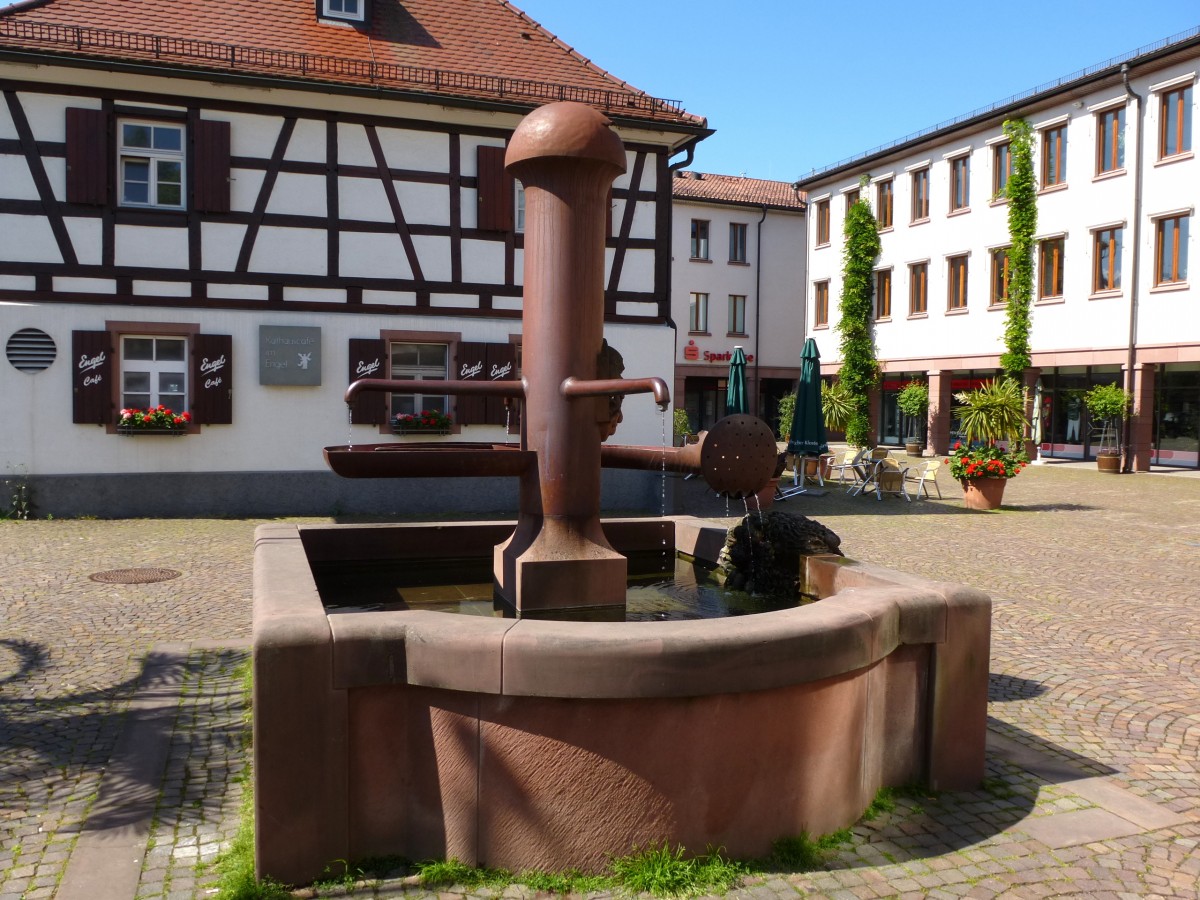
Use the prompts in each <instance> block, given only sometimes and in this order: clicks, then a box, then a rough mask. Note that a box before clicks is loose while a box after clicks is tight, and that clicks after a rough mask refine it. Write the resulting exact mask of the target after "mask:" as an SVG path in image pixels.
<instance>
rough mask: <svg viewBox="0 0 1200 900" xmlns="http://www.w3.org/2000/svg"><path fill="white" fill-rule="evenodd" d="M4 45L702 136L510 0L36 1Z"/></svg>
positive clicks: (13, 21)
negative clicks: (357, 9) (602, 117)
mask: <svg viewBox="0 0 1200 900" xmlns="http://www.w3.org/2000/svg"><path fill="white" fill-rule="evenodd" d="M316 3H317V5H319V3H320V0H316ZM5 48H10V49H11V48H22V49H33V50H38V51H44V52H51V53H60V54H64V55H67V56H83V57H93V58H94V57H100V58H106V59H119V60H123V61H131V62H138V63H142V64H145V63H146V62H147V61H149V62H150V63H151V64H153V65H158V66H165V67H176V68H183V69H194V68H201V69H204V70H212V69H218V70H223V71H227V72H228V71H232V72H237V73H241V74H260V75H268V76H270V77H278V78H287V79H298V80H302V81H307V82H313V81H316V82H334V83H340V84H351V85H377V86H382V87H386V88H390V89H395V90H402V91H412V92H415V93H420V94H432V95H441V96H453V97H461V98H466V99H477V100H492V101H502V102H505V103H508V104H513V103H515V104H518V105H520V104H525V105H537V104H540V103H544V102H549V101H552V100H560V99H567V100H577V101H580V102H584V103H588V104H589V105H592V106H595V107H597V108H600V109H603V110H605V111H606V112H608V113H609V114H610V115H613V116H617V117H621V118H628V119H648V120H652V121H656V122H663V123H672V124H676V125H683V126H688V127H691V128H703V127H704V120H703V119H701V118H699V117H697V116H693V115H691V114H689V113H687V112H685V111H684V110H683V109H682V108H681V107H680V106H679V104H678V103H675V102H673V101H669V100H662V99H659V98H655V97H650V96H649V95H648V94H646V93H645V92H644V91H639V90H637V89H636V88H634V87H632V86H630V85H628V84H626V83H625V82H623V81H621V80H620V79H619V78H617V77H615V76H614V75H612V74H610V73H608V72H606V71H605V70H603V69H601V68H599V67H598V66H596V65H595V64H593V63H592V62H590V61H589V60H586V59H584V58H583V57H582V56H581V55H580V54H579V53H577V52H575V51H574V50H573V49H572V48H571V47H569V46H568V45H566V44H565V43H563V42H562V41H560V40H559V39H558V38H557V37H555V36H554V35H552V34H550V33H549V32H548V31H546V30H545V29H543V28H542V27H541V26H540V25H538V24H537V23H536V22H534V21H533V20H532V19H530V18H529V17H528V16H526V15H525V14H524V13H523V12H521V11H520V10H519V9H517V8H516V7H515V6H513V5H512V4H511V3H508V2H506V0H453V2H446V0H371V10H370V18H369V21H368V22H366V23H362V24H360V23H354V22H338V21H333V20H331V19H322V18H319V17H318V15H317V8H316V6H315V5H314V0H140V2H137V3H129V2H123V0H32V2H27V3H18V4H16V5H14V6H11V7H7V8H4V9H0V49H5Z"/></svg>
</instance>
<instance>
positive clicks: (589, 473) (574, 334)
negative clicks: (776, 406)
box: [325, 103, 777, 615]
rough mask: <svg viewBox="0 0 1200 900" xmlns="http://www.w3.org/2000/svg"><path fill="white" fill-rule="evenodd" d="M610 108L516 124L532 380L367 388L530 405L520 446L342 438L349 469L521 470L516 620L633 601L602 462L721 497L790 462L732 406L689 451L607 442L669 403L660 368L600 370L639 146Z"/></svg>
mask: <svg viewBox="0 0 1200 900" xmlns="http://www.w3.org/2000/svg"><path fill="white" fill-rule="evenodd" d="M608 126H609V121H608V120H607V119H606V118H605V117H604V116H603V115H601V114H600V113H599V112H597V111H596V110H594V109H592V108H591V107H589V106H585V105H583V104H579V103H554V104H550V105H547V106H543V107H541V108H540V109H537V110H535V111H534V112H532V113H530V114H529V115H528V116H526V117H525V119H524V120H523V121H522V122H521V124H520V125H519V126H518V127H517V129H516V131H515V132H514V134H513V137H512V141H511V142H510V144H509V147H508V152H507V155H506V158H505V164H506V168H507V170H508V171H509V172H510V173H511V174H512V175H513V176H515V177H516V178H518V179H520V181H521V182H522V184H523V185H524V187H525V279H524V285H525V287H524V299H523V314H522V317H523V337H522V342H523V346H524V365H523V372H522V375H521V380H520V381H454V380H446V381H421V382H413V381H395V380H389V379H362V380H359V381H356V382H354V383H353V384H352V385H350V387H349V389H348V390H347V391H346V402H347V403H350V402H351V401H352V400H353V399H354V397H355V396H357V395H358V393H360V392H362V391H390V392H393V393H415V392H417V391H420V392H421V393H432V394H436V393H446V394H455V395H490V396H501V397H505V398H509V399H515V400H520V401H522V402H523V403H524V411H523V427H522V433H521V445H520V447H519V448H515V447H511V446H507V445H503V444H465V443H458V444H446V443H426V444H420V443H392V444H377V445H367V446H362V447H359V446H355V447H353V448H351V447H328V448H326V449H325V457H326V460H327V461H328V463H329V465H330V467H331V468H332V469H333V470H334V471H335V472H338V473H339V474H341V475H346V476H350V477H426V476H479V475H510V476H517V477H519V478H520V500H519V513H518V518H517V525H516V529H515V530H514V531H513V534H512V536H511V537H509V539H508V540H507V541H505V542H504V543H502V544H500V545H498V546H497V547H496V550H495V557H494V568H493V574H494V578H495V587H496V592H497V594H498V595H499V597H500V598H501V599H502V600H503V601H504V602H505V603H507V604H508V605H509V606H510V607H512V608H513V610H515V612H516V614H517V615H539V614H545V613H547V612H548V611H552V610H558V609H569V608H586V607H608V606H615V605H623V604H624V603H625V589H626V588H625V584H626V574H627V566H626V560H625V557H623V556H622V555H621V554H619V553H617V552H616V551H615V550H614V549H613V548H612V547H611V546H610V545H609V543H608V540H607V539H606V538H605V536H604V529H603V527H602V526H601V522H600V469H601V467H602V466H610V467H614V468H637V469H652V470H654V469H661V468H665V469H667V470H670V471H676V472H699V473H700V474H702V475H703V476H704V478H705V480H706V481H707V482H708V483H709V485H710V486H712V488H713V489H714V490H716V491H717V492H718V493H722V494H726V495H728V496H731V497H746V496H749V495H750V494H753V493H756V492H757V491H759V490H761V489H762V488H763V487H764V486H765V485H766V484H767V483H768V482H769V481H770V479H771V477H772V475H773V474H774V471H775V465H776V459H777V454H776V449H775V439H774V435H773V434H772V433H771V430H770V428H769V427H768V426H767V424H766V423H765V422H763V421H762V420H761V419H758V418H756V417H754V416H746V415H737V416H729V417H727V418H725V419H722V420H721V421H720V422H718V423H717V424H716V425H715V426H714V427H713V428H712V430H710V431H709V432H707V433H706V434H705V435H704V436H703V437H702V440H701V442H700V443H699V444H696V445H691V446H688V447H683V448H663V447H622V446H607V445H603V441H604V440H605V439H606V438H607V437H608V436H609V435H611V434H612V432H613V430H614V428H615V423H616V422H617V421H619V419H620V413H619V406H620V398H622V397H624V396H625V395H627V394H642V393H651V394H653V395H654V400H655V402H656V403H657V404H658V405H659V407H660V408H661V409H663V410H665V409H666V408H667V406H668V405H669V404H670V399H671V398H670V393H669V391H668V389H667V384H666V382H665V381H663V380H662V379H661V378H638V379H628V380H626V379H621V378H609V377H598V374H607V373H598V366H600V365H601V364H602V363H601V360H602V358H604V356H605V355H606V351H607V345H606V344H605V342H604V289H603V281H604V222H605V208H604V207H605V203H606V202H607V201H606V198H607V193H608V188H609V186H610V185H611V183H612V181H613V179H614V178H616V177H617V176H618V175H620V174H621V173H622V172H624V171H625V149H624V146H623V144H622V143H621V140H620V138H619V137H618V136H617V135H616V133H615V132H613V131H612V130H611V129H610V128H609V127H608Z"/></svg>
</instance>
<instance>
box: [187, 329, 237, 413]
mask: <svg viewBox="0 0 1200 900" xmlns="http://www.w3.org/2000/svg"><path fill="white" fill-rule="evenodd" d="M191 413H192V421H194V422H195V423H196V424H198V425H232V424H233V335H229V334H197V335H195V336H194V337H193V338H192V409H191Z"/></svg>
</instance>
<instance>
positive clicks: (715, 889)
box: [610, 842, 749, 897]
mask: <svg viewBox="0 0 1200 900" xmlns="http://www.w3.org/2000/svg"><path fill="white" fill-rule="evenodd" d="M610 867H611V869H612V873H613V880H614V881H615V883H616V886H617V887H618V888H621V889H622V890H624V891H627V892H629V893H633V894H641V893H647V894H653V895H654V896H656V897H696V896H699V895H700V894H710V893H723V892H724V891H727V890H728V889H729V888H730V887H732V886H733V885H734V884H735V883H736V882H737V881H738V880H739V879H741V878H742V877H743V876H744V875H746V874H748V872H749V869H748V868H747V867H746V866H745V865H743V864H741V863H737V862H734V861H731V860H728V859H726V858H725V857H723V856H722V855H721V853H720V851H719V850H714V849H713V848H711V847H710V848H709V849H708V852H707V853H705V854H704V855H703V856H695V857H692V858H690V859H689V858H685V857H684V850H683V847H682V846H679V847H676V848H675V849H674V850H672V849H671V847H670V845H669V844H667V843H666V842H663V843H662V844H661V845H654V844H651V845H650V846H648V847H644V848H642V849H640V850H635V851H634V852H633V853H632V854H630V855H629V856H623V857H619V858H616V859H613V860H611V862H610Z"/></svg>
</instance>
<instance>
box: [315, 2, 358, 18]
mask: <svg viewBox="0 0 1200 900" xmlns="http://www.w3.org/2000/svg"><path fill="white" fill-rule="evenodd" d="M368 2H369V0H317V14H318V15H319V16H320V17H321V18H323V19H339V20H341V21H344V22H365V21H366V20H367V3H368Z"/></svg>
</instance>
